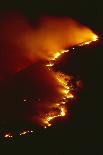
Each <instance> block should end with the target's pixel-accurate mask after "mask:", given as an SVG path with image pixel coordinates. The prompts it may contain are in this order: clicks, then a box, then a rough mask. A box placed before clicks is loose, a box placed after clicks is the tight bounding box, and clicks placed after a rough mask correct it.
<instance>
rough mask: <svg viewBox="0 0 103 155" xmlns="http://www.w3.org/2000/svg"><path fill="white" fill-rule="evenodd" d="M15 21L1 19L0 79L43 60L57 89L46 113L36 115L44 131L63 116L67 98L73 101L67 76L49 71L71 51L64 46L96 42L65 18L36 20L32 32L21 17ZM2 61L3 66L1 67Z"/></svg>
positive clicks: (6, 135)
mask: <svg viewBox="0 0 103 155" xmlns="http://www.w3.org/2000/svg"><path fill="white" fill-rule="evenodd" d="M13 16H14V15H13ZM15 19H16V20H15ZM15 19H14V17H13V19H12V18H10V21H9V19H8V18H7V19H3V21H2V24H1V25H0V34H1V35H0V37H1V38H0V39H1V40H2V42H1V45H2V51H1V53H2V55H3V56H2V58H3V59H4V60H3V61H0V62H3V63H2V64H3V65H0V66H1V68H0V69H1V73H2V74H4V75H1V76H0V79H3V78H4V77H5V75H6V76H7V74H6V73H8V72H11V73H10V75H14V74H16V73H17V72H18V71H22V70H23V69H25V68H27V67H28V66H30V65H31V64H32V63H35V62H37V61H39V62H41V61H42V60H43V61H45V62H47V64H46V65H45V67H47V68H48V69H49V70H50V73H51V74H53V77H54V83H55V85H54V86H55V87H57V89H56V91H57V92H56V91H55V93H57V94H58V93H59V97H58V98H56V100H53V101H51V102H52V103H51V104H50V105H49V103H48V104H47V105H46V106H47V109H46V110H47V111H46V112H44V113H43V112H42V114H41V113H39V115H37V117H38V118H39V121H38V123H39V124H41V125H42V126H43V127H44V128H47V127H48V126H51V125H52V121H53V120H54V119H55V118H59V117H65V116H66V115H67V113H68V112H67V108H66V104H67V103H68V101H69V99H73V98H74V95H73V94H72V91H71V83H70V77H69V76H67V75H65V74H63V73H60V72H55V71H53V66H54V65H55V62H56V61H57V60H58V58H60V57H61V56H62V55H63V54H64V53H66V52H71V50H65V48H66V47H68V48H71V47H73V48H72V49H75V47H74V46H75V45H78V46H86V45H88V44H90V43H92V42H93V41H97V40H98V36H97V35H95V34H94V33H93V32H92V30H90V29H89V28H87V27H85V26H83V25H81V24H78V22H76V21H74V20H72V19H68V18H56V17H45V18H42V19H41V20H40V21H39V22H40V25H39V26H38V28H37V27H36V28H34V29H33V28H32V27H30V25H29V24H28V22H27V21H25V19H24V18H19V17H18V16H17V17H16V18H15ZM17 23H18V27H17ZM3 45H4V46H3ZM5 51H8V53H9V59H7V57H8V55H6V52H5ZM18 51H19V52H18ZM8 53H7V54H8ZM5 55H6V57H5ZM4 62H6V63H5V64H4ZM3 68H4V69H5V71H4V70H3ZM2 70H3V72H2ZM35 74H36V73H35ZM34 80H35V78H34ZM24 102H25V103H26V102H27V100H26V99H24ZM42 106H43V104H42ZM39 107H40V106H39ZM38 109H39V108H38ZM27 133H30V131H22V132H20V136H21V135H25V134H27ZM10 136H12V135H11V134H10V133H7V134H5V136H4V137H5V138H8V137H9V138H10Z"/></svg>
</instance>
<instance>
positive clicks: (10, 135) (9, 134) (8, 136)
mask: <svg viewBox="0 0 103 155" xmlns="http://www.w3.org/2000/svg"><path fill="white" fill-rule="evenodd" d="M4 137H5V138H12V137H13V135H12V134H11V133H6V134H5V135H4Z"/></svg>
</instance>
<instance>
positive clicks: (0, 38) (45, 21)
mask: <svg viewBox="0 0 103 155" xmlns="http://www.w3.org/2000/svg"><path fill="white" fill-rule="evenodd" d="M92 37H93V33H92V31H91V30H90V29H88V28H87V27H85V26H83V25H81V24H79V23H78V22H76V21H74V20H72V19H69V18H67V17H63V18H60V17H42V18H40V19H39V20H38V21H37V26H34V27H33V26H32V25H30V23H29V22H28V21H27V20H26V18H25V17H23V16H21V15H19V14H17V13H14V12H13V13H9V14H8V15H7V14H5V15H4V16H3V17H2V19H1V20H0V72H1V76H0V79H3V78H5V77H8V76H10V75H13V74H15V73H16V72H19V71H21V70H22V69H24V68H26V67H27V66H29V65H30V64H32V63H34V62H37V61H40V60H41V59H42V60H50V58H51V57H52V55H53V54H54V53H55V52H56V51H58V50H62V49H65V48H66V47H70V46H72V45H75V44H78V43H80V42H83V41H86V40H88V39H91V38H92Z"/></svg>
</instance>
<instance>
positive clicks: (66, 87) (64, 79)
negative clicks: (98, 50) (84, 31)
mask: <svg viewBox="0 0 103 155" xmlns="http://www.w3.org/2000/svg"><path fill="white" fill-rule="evenodd" d="M97 40H98V36H97V35H95V34H94V35H93V37H92V39H91V40H88V41H85V42H83V43H81V44H79V46H85V45H88V44H90V43H92V42H94V41H97ZM72 49H75V48H74V47H73V48H72ZM66 52H69V50H60V51H58V52H54V54H53V56H52V58H51V61H50V62H49V63H48V64H47V65H46V66H47V67H49V68H50V67H52V66H54V63H55V61H57V59H58V58H59V57H60V56H61V55H62V54H63V53H66ZM55 75H56V79H57V82H58V84H59V85H60V86H62V89H61V92H62V94H63V96H62V99H61V101H59V103H55V104H54V107H56V108H57V109H59V112H55V111H52V109H51V111H50V112H49V113H46V115H44V117H43V119H42V121H43V125H44V128H47V126H48V127H49V126H51V122H52V120H54V119H55V118H58V117H64V116H66V113H67V110H66V107H65V104H66V103H67V102H68V99H70V98H74V96H73V94H72V93H71V87H70V83H69V80H70V77H69V76H67V75H65V74H63V73H60V72H57V73H56V74H55ZM68 83H69V84H68Z"/></svg>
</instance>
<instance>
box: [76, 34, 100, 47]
mask: <svg viewBox="0 0 103 155" xmlns="http://www.w3.org/2000/svg"><path fill="white" fill-rule="evenodd" d="M97 40H98V36H97V35H93V38H92V39H91V40H89V41H86V42H83V43H81V44H79V46H84V45H88V44H90V43H92V42H94V41H97Z"/></svg>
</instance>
